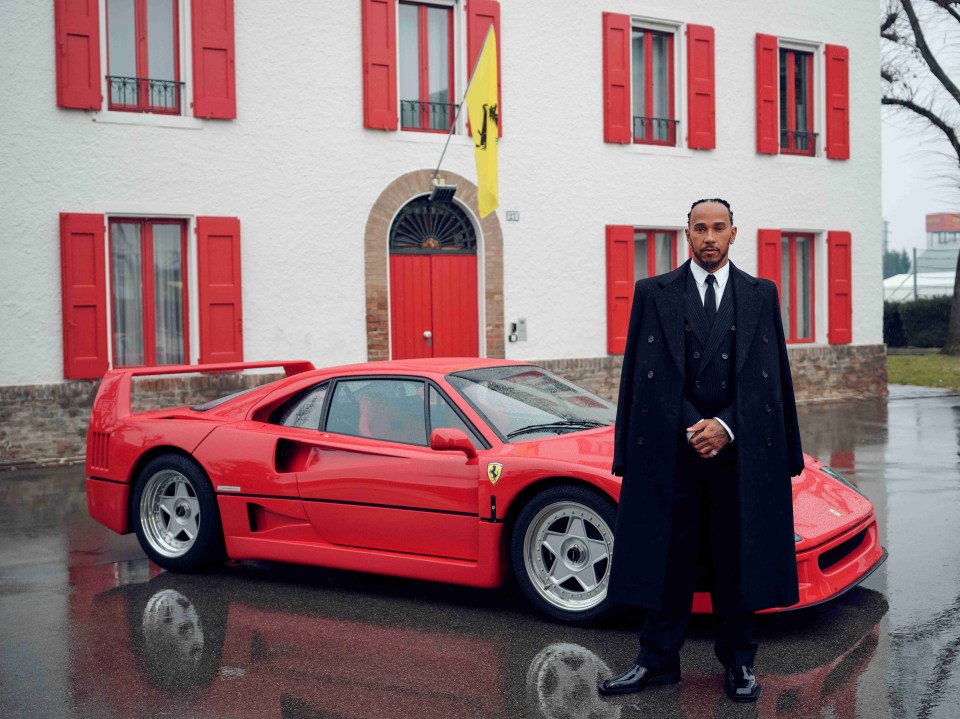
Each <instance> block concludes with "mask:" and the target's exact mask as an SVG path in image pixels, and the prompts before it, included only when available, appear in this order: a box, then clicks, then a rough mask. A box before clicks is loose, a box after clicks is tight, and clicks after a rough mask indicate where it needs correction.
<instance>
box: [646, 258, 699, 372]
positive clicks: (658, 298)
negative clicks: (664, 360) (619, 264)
mask: <svg viewBox="0 0 960 719" xmlns="http://www.w3.org/2000/svg"><path fill="white" fill-rule="evenodd" d="M689 264H690V260H687V261H686V262H684V263H683V264H682V265H680V267H678V268H677V269H675V270H674V271H673V272H668V273H667V274H665V275H663V277H661V278H660V288H661V289H660V292H658V293H657V294H656V295H655V297H654V303H655V304H656V306H657V314H658V315H659V316H660V326H661V327H662V328H663V336H664V337H665V338H666V340H667V349H669V350H670V356H671V357H673V361H674V362H676V364H677V369H678V370H680V375H681V376H683V296H682V295H683V286H684V283H683V277H684V276H685V274H689V272H690V270H689V268H688V267H687V265H689Z"/></svg>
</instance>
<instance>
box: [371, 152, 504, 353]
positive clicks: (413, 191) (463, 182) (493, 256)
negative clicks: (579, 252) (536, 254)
mask: <svg viewBox="0 0 960 719" xmlns="http://www.w3.org/2000/svg"><path fill="white" fill-rule="evenodd" d="M432 177H433V170H416V171H414V172H408V173H407V174H405V175H401V176H400V177H398V178H397V179H396V180H394V181H393V182H391V183H390V184H389V185H387V187H386V188H385V189H384V190H383V192H381V193H380V196H379V197H378V198H377V201H376V202H374V203H373V207H371V208H370V214H369V215H368V217H367V227H366V231H365V233H364V250H363V253H364V280H365V284H366V300H367V359H368V360H369V361H371V362H372V361H376V360H386V359H390V302H389V300H390V285H389V282H388V281H387V266H388V259H389V249H388V241H389V233H390V223H392V222H393V219H394V217H396V214H397V212H398V211H399V210H400V208H401V207H403V206H404V205H405V204H407V203H408V202H410V200H412V199H413V198H415V197H418V196H420V195H423V194H425V193H428V192H430V189H431V182H430V180H431V178H432ZM441 177H442V179H443V181H444V182H445V183H446V184H451V185H456V186H457V195H456V199H457V200H458V201H459V202H460V203H461V204H463V205H466V206H467V208H469V209H470V211H471V212H472V213H473V218H472V219H474V220H476V219H477V218H479V217H480V213H479V211H478V209H477V186H476V185H475V184H473V183H472V182H470V181H469V180H467V179H466V178H465V177H461V176H460V175H457V174H455V173H453V172H444V173H442V175H441ZM478 224H479V230H480V233H479V234H480V250H481V251H482V253H483V288H484V318H485V322H486V326H485V328H484V338H485V340H486V347H485V351H484V352H483V354H484V356H485V357H496V358H502V357H503V356H504V331H503V330H504V326H503V233H502V232H501V229H500V220H499V219H498V218H497V215H496V213H495V212H492V213H490V214H489V215H487V216H486V217H485V218H483V219H481V220H479V221H478Z"/></svg>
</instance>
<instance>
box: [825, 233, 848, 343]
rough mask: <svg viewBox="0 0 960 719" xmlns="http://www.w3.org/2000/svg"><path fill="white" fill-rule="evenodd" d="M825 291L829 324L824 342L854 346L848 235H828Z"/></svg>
mask: <svg viewBox="0 0 960 719" xmlns="http://www.w3.org/2000/svg"><path fill="white" fill-rule="evenodd" d="M827 251H828V257H827V264H828V269H827V287H828V288H829V295H828V312H829V315H830V322H829V324H828V330H827V340H828V341H829V342H830V344H832V345H838V344H849V343H850V342H853V297H852V293H851V282H850V277H851V268H852V262H851V256H850V254H851V253H850V233H849V232H828V233H827Z"/></svg>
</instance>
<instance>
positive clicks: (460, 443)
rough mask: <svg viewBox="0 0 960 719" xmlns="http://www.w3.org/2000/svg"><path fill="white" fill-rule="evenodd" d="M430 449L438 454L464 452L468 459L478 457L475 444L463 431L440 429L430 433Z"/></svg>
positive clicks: (449, 428) (450, 428)
mask: <svg viewBox="0 0 960 719" xmlns="http://www.w3.org/2000/svg"><path fill="white" fill-rule="evenodd" d="M430 449H434V450H436V451H438V452H463V453H464V454H465V455H467V458H469V459H473V458H474V457H476V456H477V450H476V448H475V447H474V446H473V442H471V441H470V438H469V437H468V436H467V433H466V432H464V431H463V430H462V429H454V428H453V427H438V428H437V429H435V430H433V431H432V432H431V433H430Z"/></svg>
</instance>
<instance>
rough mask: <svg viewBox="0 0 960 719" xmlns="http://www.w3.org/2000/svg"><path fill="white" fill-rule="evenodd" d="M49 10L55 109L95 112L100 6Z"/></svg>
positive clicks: (65, 3)
mask: <svg viewBox="0 0 960 719" xmlns="http://www.w3.org/2000/svg"><path fill="white" fill-rule="evenodd" d="M53 7H54V23H55V25H56V33H57V48H56V52H57V106H58V107H72V108H76V109H78V110H99V109H100V107H101V104H102V102H103V97H102V96H101V95H100V12H99V7H100V3H99V2H98V0H55V2H54V6H53ZM102 374H103V373H102V372H101V375H102Z"/></svg>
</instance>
